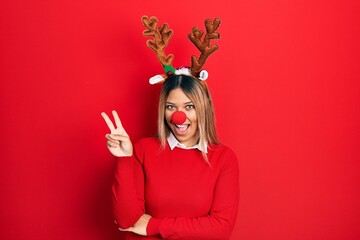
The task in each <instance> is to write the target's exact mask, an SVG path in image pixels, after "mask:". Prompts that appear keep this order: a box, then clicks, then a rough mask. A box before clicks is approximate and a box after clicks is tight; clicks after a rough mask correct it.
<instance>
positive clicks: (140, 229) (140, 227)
mask: <svg viewBox="0 0 360 240" xmlns="http://www.w3.org/2000/svg"><path fill="white" fill-rule="evenodd" d="M150 218H151V216H150V215H148V214H144V215H142V216H141V217H140V218H139V220H138V221H137V222H136V223H135V224H134V226H132V227H129V228H126V229H123V228H119V230H120V231H125V232H133V233H136V234H138V235H141V236H147V233H146V227H147V225H148V223H149V221H150Z"/></svg>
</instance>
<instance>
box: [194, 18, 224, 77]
mask: <svg viewBox="0 0 360 240" xmlns="http://www.w3.org/2000/svg"><path fill="white" fill-rule="evenodd" d="M220 22H221V20H220V19H219V18H215V20H214V22H212V21H211V19H206V20H205V27H206V35H205V37H204V41H203V42H201V37H202V36H203V34H204V32H203V31H202V30H199V29H198V28H197V27H193V29H192V33H190V34H189V35H188V38H189V39H190V41H191V42H193V43H194V45H195V46H196V47H197V48H198V49H199V50H200V52H201V54H200V57H199V59H197V58H196V56H192V57H191V73H192V74H193V75H194V76H197V74H198V73H199V72H200V69H201V68H202V66H203V65H204V64H205V62H206V59H207V58H208V57H209V56H210V54H212V53H213V52H215V51H216V50H217V49H218V46H217V45H216V44H214V45H211V46H210V40H211V39H219V38H220V34H219V33H218V32H216V30H217V29H218V27H219V25H220Z"/></svg>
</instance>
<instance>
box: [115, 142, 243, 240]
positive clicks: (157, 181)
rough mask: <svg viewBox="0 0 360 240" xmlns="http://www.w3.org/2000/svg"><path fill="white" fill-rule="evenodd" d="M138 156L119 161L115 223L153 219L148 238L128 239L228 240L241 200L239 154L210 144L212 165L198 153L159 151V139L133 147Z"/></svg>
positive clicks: (178, 150) (128, 225)
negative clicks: (147, 217)
mask: <svg viewBox="0 0 360 240" xmlns="http://www.w3.org/2000/svg"><path fill="white" fill-rule="evenodd" d="M134 150H135V151H134V155H133V156H131V157H121V158H118V160H117V168H116V173H115V181H114V184H113V188H112V190H113V207H114V213H115V218H116V221H117V223H118V225H119V226H120V227H121V228H128V227H131V226H132V225H134V223H136V222H137V220H138V219H139V218H140V217H141V216H142V215H143V214H144V213H147V214H149V215H151V216H152V218H151V219H150V221H149V224H148V226H147V229H146V231H147V234H148V236H147V237H141V236H138V235H136V234H133V233H129V234H128V235H127V238H126V239H186V240H188V239H197V240H199V239H207V240H209V239H229V237H230V234H231V231H232V229H233V226H234V223H235V219H236V215H237V209H238V201H239V168H238V162H237V159H236V156H235V154H234V153H233V151H231V150H230V149H229V148H227V147H225V146H223V145H210V146H209V148H208V154H207V156H208V160H209V163H210V165H209V164H208V163H207V162H206V161H205V160H204V158H203V156H202V153H201V152H200V151H199V150H197V149H181V148H177V147H176V148H174V149H173V150H171V149H170V147H169V146H168V145H167V146H166V148H165V149H164V150H161V149H160V142H159V140H158V139H156V138H145V139H142V140H140V141H139V142H138V143H137V144H135V146H134Z"/></svg>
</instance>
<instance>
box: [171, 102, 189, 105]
mask: <svg viewBox="0 0 360 240" xmlns="http://www.w3.org/2000/svg"><path fill="white" fill-rule="evenodd" d="M165 104H171V105H175V103H172V102H165ZM183 104H184V105H186V104H193V103H192V102H185V103H183Z"/></svg>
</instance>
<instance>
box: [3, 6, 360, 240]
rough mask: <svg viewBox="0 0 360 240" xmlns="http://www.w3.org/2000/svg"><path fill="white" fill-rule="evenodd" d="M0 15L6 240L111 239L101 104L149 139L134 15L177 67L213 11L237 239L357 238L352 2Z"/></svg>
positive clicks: (110, 165)
mask: <svg viewBox="0 0 360 240" xmlns="http://www.w3.org/2000/svg"><path fill="white" fill-rule="evenodd" d="M190 2H191V4H192V5H190ZM0 14H1V15H0V16H1V21H0V26H1V29H0V30H1V31H0V34H1V36H0V44H1V45H0V46H1V48H0V49H1V52H0V54H1V56H0V61H1V62H0V74H1V75H0V78H1V83H0V84H1V85H0V91H1V92H0V104H1V105H0V107H1V124H0V130H1V140H0V141H1V142H0V146H1V151H0V159H1V166H0V184H1V185H0V190H1V193H0V194H1V196H0V213H1V214H0V216H1V217H0V238H1V239H4V240H8V239H16V240H18V239H19V240H20V239H41V240H42V239H43V240H48V239H69V240H71V239H90V240H92V239H93V240H97V239H121V234H120V233H118V231H117V230H116V229H115V228H114V225H113V223H112V213H111V206H110V202H111V201H110V199H111V198H110V185H111V181H112V176H113V175H112V174H113V170H114V159H113V158H112V157H111V155H110V153H109V152H108V150H107V149H106V146H105V138H104V135H105V134H106V133H107V132H108V129H107V126H106V124H105V122H104V121H103V119H102V118H101V116H100V112H101V111H106V112H107V113H110V111H111V110H112V109H116V110H118V112H119V114H120V117H121V118H122V121H123V124H124V126H125V128H126V129H127V132H128V133H129V134H130V135H131V137H132V139H133V140H134V141H136V140H138V139H139V138H140V137H144V136H149V135H153V134H155V133H156V104H157V95H158V93H159V87H158V86H155V87H154V86H150V85H148V84H147V81H148V79H149V77H151V76H153V75H156V74H158V73H161V72H162V69H161V67H160V64H158V62H157V60H156V59H155V55H154V54H153V52H152V51H151V50H149V49H148V48H147V47H146V46H145V41H146V39H145V38H144V37H142V35H141V32H142V30H143V26H142V24H141V22H140V18H141V16H142V15H149V16H151V15H156V16H157V17H158V18H159V19H160V22H161V23H164V22H165V21H166V22H168V23H169V24H170V27H171V28H172V29H174V31H175V34H174V37H173V39H172V41H171V43H170V46H169V48H168V51H167V52H168V53H173V54H174V55H175V61H174V65H175V66H177V67H179V66H183V65H188V64H189V62H190V55H191V54H197V51H196V49H195V47H194V46H193V45H192V44H191V43H190V42H189V41H188V40H187V38H186V35H187V33H189V32H190V30H191V28H192V26H193V25H198V26H202V24H203V20H204V19H205V18H206V17H211V18H214V17H220V18H222V20H223V23H222V25H221V28H220V32H221V34H222V39H221V40H220V41H219V47H220V49H219V51H218V52H216V53H215V54H214V55H213V56H212V57H210V58H209V61H208V62H207V64H206V69H207V70H208V71H209V74H210V77H209V79H208V84H209V86H210V88H211V90H212V94H213V98H214V102H215V107H216V114H217V127H218V132H219V136H220V139H221V140H222V142H223V143H225V144H227V145H229V146H230V147H231V148H233V149H234V150H235V152H236V153H237V156H238V158H239V162H240V171H241V177H240V180H241V184H240V185H241V189H240V191H241V201H240V210H239V215H238V221H237V224H236V227H235V230H234V233H233V237H232V239H233V240H235V239H254V240H255V239H256V240H257V239H259V240H260V239H277V240H281V239H284V240H285V239H287V240H288V239H292V240H293V239H302V240H303V239H328V240H331V239H341V240H344V239H359V238H360V230H359V229H360V228H359V226H360V204H359V202H360V188H359V182H360V177H359V170H360V163H359V160H360V151H359V149H360V126H359V125H360V97H359V96H360V95H359V93H360V81H359V80H360V72H359V66H360V65H359V64H360V45H359V43H360V17H359V16H360V2H359V1H358V0H352V1H351V0H342V1H336V0H328V1H305V0H304V1H300V0H299V1H288V0H272V1H266V0H244V1H235V0H233V1H230V0H223V1H219V2H217V3H211V2H209V1H203V0H198V1H182V2H176V1H155V0H153V1H144V2H142V3H141V2H136V1H126V2H125V1H122V2H120V1H100V0H93V1H85V0H82V1H80V0H79V1H70V0H61V1H60V0H58V1H56V0H53V1H40V0H38V1H25V0H11V1H2V2H1V3H0Z"/></svg>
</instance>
